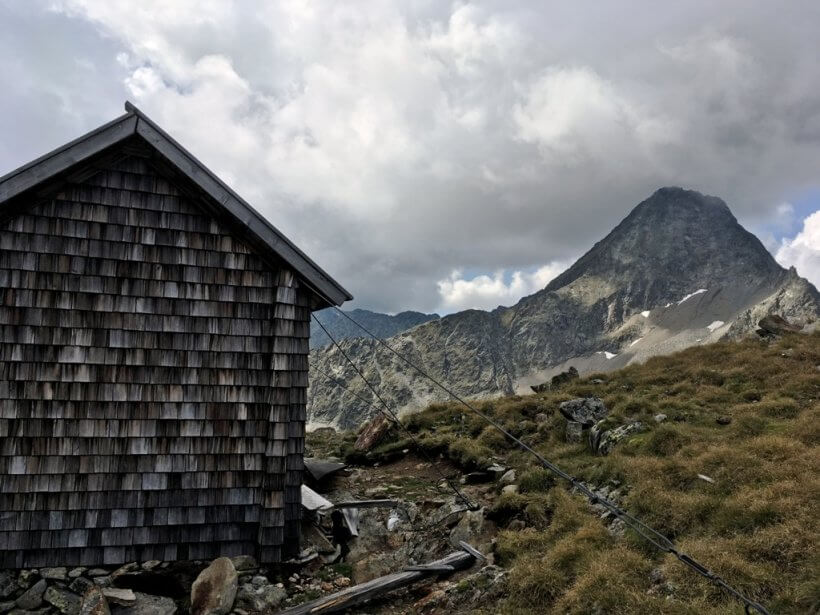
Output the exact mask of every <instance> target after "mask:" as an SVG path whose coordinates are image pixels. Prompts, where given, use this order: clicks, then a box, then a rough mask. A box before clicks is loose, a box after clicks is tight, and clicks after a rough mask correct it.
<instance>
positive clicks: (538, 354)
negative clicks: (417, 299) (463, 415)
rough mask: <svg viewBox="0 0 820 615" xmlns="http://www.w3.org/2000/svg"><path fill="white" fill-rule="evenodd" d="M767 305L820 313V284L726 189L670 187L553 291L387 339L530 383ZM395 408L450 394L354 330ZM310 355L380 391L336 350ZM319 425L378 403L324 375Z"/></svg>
mask: <svg viewBox="0 0 820 615" xmlns="http://www.w3.org/2000/svg"><path fill="white" fill-rule="evenodd" d="M767 313H778V314H781V315H783V316H785V317H786V318H789V319H790V320H794V321H798V322H808V321H812V320H814V319H816V318H817V317H818V316H819V315H820V295H818V292H817V289H815V288H814V286H812V285H811V284H810V283H809V282H807V281H806V280H804V279H802V278H800V277H799V276H798V275H797V274H796V272H795V271H794V270H790V271H788V270H785V269H783V268H782V267H780V266H779V265H778V264H777V263H776V262H775V260H774V259H773V258H772V256H771V255H770V254H769V252H768V251H767V250H766V249H765V248H764V247H763V245H762V244H761V243H760V241H759V240H758V239H757V238H756V237H755V236H754V235H752V234H751V233H749V232H748V231H746V230H745V229H744V228H743V227H742V226H740V224H739V223H738V222H737V220H736V219H735V217H734V216H733V215H732V213H731V211H730V210H729V208H728V207H727V205H726V204H725V203H724V202H723V201H722V200H720V199H718V198H715V197H710V196H704V195H702V194H700V193H698V192H694V191H690V190H682V189H680V188H662V189H660V190H658V191H657V192H655V194H653V195H652V196H651V197H650V198H649V199H647V200H645V201H644V202H642V203H640V204H639V205H638V206H637V207H636V208H635V209H634V210H633V211H632V212H631V213H630V214H629V215H628V216H627V217H626V218H625V219H624V220H623V221H622V222H621V223H620V224H619V225H618V226H617V227H616V228H615V229H613V231H612V232H611V233H609V235H607V236H606V237H605V238H604V239H602V240H601V241H599V242H598V243H597V244H595V246H593V248H592V249H591V250H590V251H589V252H587V253H586V254H585V255H584V256H583V257H581V258H580V259H579V260H578V261H577V262H576V263H575V264H574V265H572V267H570V268H569V269H568V270H567V271H565V272H564V273H563V274H561V275H560V276H558V277H557V278H555V279H554V280H553V281H552V282H550V284H549V285H548V286H547V287H546V288H545V289H544V290H542V291H539V292H538V293H535V294H534V295H531V296H529V297H525V298H523V299H522V300H521V301H519V302H518V304H516V305H515V306H513V307H510V308H498V309H496V310H494V311H492V312H483V311H479V310H468V311H465V312H459V313H456V314H452V315H449V316H446V317H444V318H442V319H440V320H434V321H431V322H428V323H426V324H423V325H421V326H418V327H416V328H414V329H412V330H410V331H406V332H403V333H400V334H398V335H396V336H394V337H392V338H390V339H389V340H388V343H389V344H390V345H391V346H393V347H394V348H396V350H398V351H399V352H401V353H403V354H405V355H406V356H408V357H410V358H411V359H412V360H413V361H415V362H417V363H418V364H420V365H422V366H423V367H424V368H425V369H426V370H428V371H429V372H430V373H431V374H433V375H434V376H435V377H437V378H440V379H441V380H442V381H443V382H445V383H446V384H447V385H448V386H450V387H452V388H453V389H454V390H455V391H456V392H458V393H459V394H462V395H467V396H479V395H481V396H486V395H498V394H510V393H513V392H516V391H519V392H523V391H526V390H527V388H528V385H530V384H534V383H537V382H541V381H543V380H544V379H545V378H548V377H549V376H550V375H552V374H553V373H555V372H556V371H558V370H560V369H562V368H564V367H566V366H567V365H568V364H570V363H572V364H573V365H575V366H576V367H577V368H578V369H579V370H580V371H581V372H582V373H583V372H589V371H602V370H608V369H615V368H618V367H623V366H624V365H627V364H629V363H631V362H634V361H643V360H645V359H646V358H648V357H650V356H653V355H655V354H665V353H668V352H674V351H675V350H679V349H682V348H685V347H687V346H691V345H694V344H700V343H708V342H712V341H715V340H717V339H720V338H721V337H725V336H738V335H743V334H745V333H747V332H749V331H752V330H754V326H755V323H756V322H757V320H759V318H760V317H762V316H763V315H765V314H767ZM344 347H345V350H346V351H347V352H348V353H349V354H350V355H351V356H352V357H353V359H354V360H355V361H356V362H357V365H359V367H360V368H362V369H363V371H364V372H365V375H366V376H367V378H368V379H369V380H370V381H371V382H373V383H374V384H376V385H377V386H378V388H379V391H380V393H381V394H382V395H383V396H384V397H385V399H386V400H387V401H388V402H389V403H391V404H392V406H393V408H394V410H399V411H409V410H413V409H416V408H420V407H423V406H424V405H426V404H428V403H430V402H431V401H435V400H438V399H444V396H443V394H441V393H440V391H438V390H436V389H435V387H434V386H433V385H431V384H430V383H429V382H428V381H427V380H426V379H424V378H423V377H422V376H419V375H418V374H417V373H415V372H414V371H413V370H412V368H409V367H408V366H406V365H405V364H404V363H403V362H401V360H400V359H398V358H396V357H395V356H393V355H392V354H391V353H390V352H389V351H387V350H386V349H384V348H383V347H381V346H379V345H378V344H377V343H376V342H373V341H367V340H362V339H357V340H348V341H346V342H344ZM311 363H312V364H315V365H317V366H318V367H319V368H320V369H321V370H322V371H323V372H326V373H331V374H333V375H334V377H335V378H337V379H338V380H340V381H343V382H344V383H345V384H346V386H348V387H349V388H350V389H351V390H352V391H354V392H356V393H358V394H359V395H361V396H363V397H366V398H368V399H369V398H370V397H371V395H370V394H369V391H368V390H367V389H366V387H365V385H364V384H363V383H361V381H360V380H357V378H356V375H355V372H354V371H353V370H352V368H350V367H349V366H347V365H346V364H345V361H344V359H343V357H341V355H340V354H339V353H338V351H337V350H336V349H333V348H324V349H321V350H318V351H314V353H313V355H312V357H311ZM311 382H312V385H311V390H310V393H309V400H308V404H309V406H308V412H309V423H310V424H311V425H312V426H319V425H334V426H338V427H342V428H351V427H355V426H357V425H359V424H360V423H361V422H362V421H363V420H365V419H366V418H367V417H369V416H372V414H373V413H374V412H375V410H374V409H373V408H372V407H368V406H367V405H366V404H364V403H363V402H361V401H360V400H358V399H356V398H355V397H353V396H352V395H350V394H348V393H345V391H344V389H342V388H341V387H338V386H337V385H334V384H332V383H330V382H328V381H327V379H326V378H324V377H323V376H321V375H319V374H318V373H314V374H313V375H312V380H311Z"/></svg>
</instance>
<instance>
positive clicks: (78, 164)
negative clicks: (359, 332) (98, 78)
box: [0, 102, 353, 308]
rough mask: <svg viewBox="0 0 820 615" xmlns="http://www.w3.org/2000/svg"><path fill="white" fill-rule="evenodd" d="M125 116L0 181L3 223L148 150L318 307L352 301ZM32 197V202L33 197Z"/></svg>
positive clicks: (225, 191) (222, 187)
mask: <svg viewBox="0 0 820 615" xmlns="http://www.w3.org/2000/svg"><path fill="white" fill-rule="evenodd" d="M125 111H126V113H125V115H122V116H120V117H118V118H116V119H115V120H113V121H111V122H109V123H107V124H104V125H102V126H100V127H99V128H97V129H96V130H92V131H91V132H89V133H88V134H86V135H83V136H82V137H80V138H78V139H75V140H74V141H71V142H70V143H66V144H65V145H63V146H62V147H59V148H57V149H55V150H54V151H52V152H49V153H48V154H45V155H44V156H41V157H40V158H37V159H36V160H33V161H32V162H30V163H28V164H26V165H23V166H22V167H20V168H19V169H16V170H14V171H12V172H11V173H8V174H7V175H4V176H3V177H0V217H3V216H4V215H13V214H14V213H17V212H18V211H20V209H21V208H23V207H26V206H31V204H32V202H36V201H37V200H38V199H43V198H47V196H48V194H51V193H53V192H54V191H55V189H58V188H59V187H60V186H61V185H63V184H65V183H68V182H72V181H78V180H82V179H84V178H85V177H88V176H89V175H91V174H93V173H95V172H97V170H98V167H97V166H96V163H98V162H99V161H100V160H101V159H104V158H106V156H108V157H110V156H111V155H112V154H113V153H115V152H120V153H121V151H122V150H123V149H124V148H125V149H126V150H128V148H134V147H135V145H136V146H138V147H142V148H145V147H146V146H147V148H148V150H149V151H150V154H151V156H152V157H153V158H154V159H155V161H157V162H158V163H159V164H161V165H162V166H163V167H164V168H165V169H166V170H168V171H169V172H171V173H173V174H174V175H177V176H182V177H183V179H186V180H188V181H189V183H191V184H193V186H195V187H196V188H198V189H199V192H200V193H201V195H202V196H203V197H204V198H202V199H200V203H202V204H204V206H205V207H206V208H207V209H209V210H211V211H212V212H213V213H214V215H216V216H218V217H220V218H222V219H226V220H227V221H228V222H229V223H230V225H231V227H232V228H234V230H235V232H237V234H238V235H239V236H241V237H242V238H244V239H247V240H248V241H249V243H250V245H252V246H255V247H256V248H257V249H258V250H259V251H260V253H262V254H263V255H265V253H267V256H268V257H271V258H272V260H273V261H281V262H284V263H285V264H287V265H288V266H289V267H291V268H292V269H293V270H294V271H295V272H296V274H297V275H298V276H299V277H300V278H301V279H302V281H303V282H304V283H305V284H306V285H307V286H308V287H309V288H310V289H311V290H312V291H313V292H314V293H315V294H316V296H317V299H318V301H317V302H316V305H315V307H317V308H318V307H325V306H328V305H341V304H342V303H344V302H345V301H348V300H350V299H352V298H353V297H352V295H351V294H350V293H349V292H348V291H346V290H345V289H344V288H343V287H342V286H341V285H340V284H339V283H338V282H336V281H335V280H334V279H333V278H331V277H330V276H329V275H328V274H327V273H326V272H325V271H324V270H322V269H321V268H320V267H319V266H318V265H317V264H316V263H314V262H313V261H312V260H311V259H310V258H309V257H308V256H307V255H306V254H305V253H304V252H302V251H301V250H300V249H299V248H297V247H296V246H295V245H294V244H293V243H292V242H291V241H290V240H289V239H288V238H287V237H285V236H284V235H283V234H282V233H281V232H280V231H279V230H278V229H277V228H276V227H274V226H273V225H272V224H271V223H270V222H268V220H266V219H265V217H264V216H262V215H261V214H260V213H259V212H258V211H256V210H255V209H254V208H253V207H251V206H250V205H249V204H248V203H247V202H246V201H245V200H244V199H243V198H242V197H240V196H239V195H238V194H237V193H236V192H234V191H233V190H232V189H231V188H230V187H228V186H227V185H226V184H225V183H224V182H223V181H222V180H220V179H219V178H218V177H217V176H216V175H215V174H214V173H213V172H211V171H210V170H209V169H208V168H207V167H206V166H205V165H204V164H202V163H201V162H200V161H199V160H197V159H196V157H194V156H193V155H192V154H191V153H190V152H188V151H187V150H186V149H185V148H184V147H182V146H181V145H180V144H179V143H177V142H176V141H175V140H174V139H173V138H172V137H170V136H169V135H168V133H166V132H165V131H164V130H162V128H160V127H159V126H158V125H157V124H156V123H154V122H153V121H151V119H149V118H148V117H147V116H146V115H145V114H144V113H142V111H140V110H139V109H137V108H136V107H135V106H134V105H132V104H131V103H129V102H126V103H125ZM32 196H33V197H34V198H33V199H32V198H30V197H32Z"/></svg>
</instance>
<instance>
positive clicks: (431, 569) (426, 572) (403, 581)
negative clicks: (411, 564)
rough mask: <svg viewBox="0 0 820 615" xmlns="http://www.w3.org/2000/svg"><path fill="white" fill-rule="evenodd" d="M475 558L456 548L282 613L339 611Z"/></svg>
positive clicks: (320, 614)
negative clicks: (425, 562) (417, 566)
mask: <svg viewBox="0 0 820 615" xmlns="http://www.w3.org/2000/svg"><path fill="white" fill-rule="evenodd" d="M475 560H476V558H475V557H474V556H473V555H472V554H471V553H468V552H467V551H456V552H455V553H450V555H448V556H447V557H443V558H442V559H440V560H436V561H435V562H430V564H429V565H428V566H426V567H424V569H423V570H409V571H406V572H396V573H393V574H389V575H387V576H384V577H379V578H378V579H373V580H372V581H368V582H367V583H362V584H360V585H354V586H353V587H348V588H347V589H344V590H342V591H340V592H336V593H335V594H330V595H329V596H325V597H323V598H318V599H316V600H313V601H311V602H306V603H305V604H300V605H299V606H295V607H292V608H289V609H285V610H284V611H280V615H325V614H326V613H339V612H341V611H344V610H345V609H349V608H351V607H354V606H357V605H359V604H362V603H363V602H367V601H368V600H372V599H373V598H378V597H379V596H382V595H384V594H386V593H388V592H391V591H393V590H394V589H399V588H400V587H407V586H408V585H413V584H414V583H418V582H419V581H422V580H424V579H427V578H430V577H433V576H438V575H439V574H441V572H442V571H443V568H442V567H444V566H448V567H452V569H453V570H460V569H462V568H468V567H469V566H471V565H472V563H473V562H474V561H475ZM448 572H449V571H448Z"/></svg>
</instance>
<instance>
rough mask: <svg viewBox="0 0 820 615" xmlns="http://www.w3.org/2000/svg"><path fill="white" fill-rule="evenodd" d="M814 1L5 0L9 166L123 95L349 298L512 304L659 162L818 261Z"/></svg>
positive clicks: (666, 173) (85, 125)
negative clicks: (291, 242)
mask: <svg viewBox="0 0 820 615" xmlns="http://www.w3.org/2000/svg"><path fill="white" fill-rule="evenodd" d="M579 6H580V7H582V8H580V9H579V8H578V7H579ZM661 6H663V10H659V7H661ZM818 23H820V3H818V2H816V0H807V1H805V2H800V1H789V2H782V3H780V2H748V1H747V0H721V2H714V1H712V0H709V1H702V2H700V1H695V0H689V1H687V2H685V3H684V2H681V3H658V2H655V1H646V2H626V1H618V2H614V1H613V2H595V3H569V2H554V3H553V2H542V1H540V0H532V1H529V2H525V1H517V0H499V1H490V0H488V1H484V2H481V1H476V2H447V1H445V0H419V1H410V0H392V1H389V2H388V1H372V2H371V1H367V0H357V1H355V2H338V1H328V2H319V1H317V2H307V1H282V2H271V1H260V2H251V1H249V0H248V1H245V0H243V1H238V0H237V1H235V2H228V1H217V0H174V1H173V2H167V1H163V0H142V1H141V2H127V1H120V0H100V1H91V0H50V1H45V0H43V1H30V2H29V1H25V2H24V1H20V0H0V83H2V84H3V86H4V88H3V95H2V96H1V97H0V132H2V135H3V138H2V140H0V174H1V173H5V172H6V171H9V170H11V169H13V168H15V167H17V166H19V165H20V164H23V163H25V162H27V161H28V160H30V159H32V158H34V157H36V156H38V155H40V154H42V153H44V152H45V151H47V150H49V149H52V148H54V147H56V146H58V145H61V144H62V143H64V142H66V141H68V140H70V139H72V138H74V137H76V136H78V135H80V134H82V133H84V132H86V131H88V130H90V129H92V128H95V127H96V126H97V125H99V124H101V123H103V122H104V121H107V120H109V119H112V118H114V117H116V116H117V115H119V114H121V113H122V105H123V101H124V100H126V99H128V100H131V101H132V102H134V103H135V104H136V105H137V106H139V107H140V108H141V109H142V110H143V111H144V112H146V113H147V114H148V115H150V116H151V117H152V118H153V119H154V120H156V121H157V122H158V123H159V124H161V125H162V126H163V127H164V128H165V129H166V130H168V132H170V133H171V134H172V135H173V136H175V137H176V138H177V139H178V140H179V141H180V142H182V143H183V145H185V146H186V147H187V148H188V149H190V150H191V151H192V152H193V153H194V154H195V155H196V156H198V157H199V158H200V159H201V160H203V161H204V162H205V163H206V164H207V165H208V166H210V167H211V168H212V169H213V170H214V171H215V172H217V174H219V175H220V176H222V177H223V179H225V180H226V181H228V183H230V184H231V185H232V186H233V187H234V188H235V189H236V190H237V191H238V192H239V193H240V194H242V195H243V196H244V197H245V198H246V199H247V200H248V201H250V202H251V203H252V204H253V205H254V206H255V207H256V208H257V209H259V210H260V211H261V212H263V213H264V214H265V215H266V216H267V217H268V218H269V219H270V220H271V222H273V224H274V225H276V226H277V227H279V228H280V229H281V230H282V231H283V232H285V233H286V234H287V235H288V236H289V237H291V238H292V239H293V240H294V241H295V242H296V243H297V244H298V245H299V246H300V247H302V248H303V249H304V250H305V251H306V252H307V253H308V254H309V255H310V256H311V257H312V258H314V260H316V261H317V262H318V263H319V264H320V265H321V266H323V267H324V268H325V269H326V270H328V271H329V272H330V273H331V274H333V275H334V276H335V277H336V278H337V279H338V280H339V281H341V282H342V283H343V284H344V285H345V286H346V287H347V288H348V289H349V290H350V291H352V292H353V294H354V295H356V298H357V301H356V303H355V305H356V306H358V307H366V308H371V309H376V310H382V311H390V312H395V311H398V310H402V309H418V310H424V311H433V310H437V311H439V312H442V313H443V312H450V311H454V310H457V309H462V308H467V307H480V308H492V307H495V306H496V305H499V304H504V305H509V304H512V303H514V302H515V301H516V300H517V299H518V298H520V297H521V296H523V295H526V294H529V293H532V292H534V291H535V290H537V289H539V288H542V287H543V286H544V285H546V283H547V282H548V281H549V280H550V279H551V278H552V277H553V276H554V275H556V274H557V273H558V272H560V271H561V270H562V268H564V267H566V265H567V264H569V263H571V262H572V260H573V259H574V258H576V257H578V256H579V255H581V254H582V253H583V252H584V251H585V250H586V249H588V248H589V247H590V246H591V245H592V243H594V242H595V241H596V240H598V239H600V238H601V237H602V236H603V235H605V234H606V233H607V232H608V231H609V230H610V229H611V228H612V227H613V226H614V225H615V224H616V223H617V222H618V221H619V220H621V219H622V218H623V217H624V216H625V215H626V214H627V213H628V212H629V210H630V209H631V208H632V207H633V206H634V205H636V204H637V203H638V202H639V201H641V200H643V199H644V198H646V197H647V196H649V195H650V194H651V193H652V192H653V191H654V190H655V189H656V188H658V187H660V186H663V185H680V186H684V187H689V188H694V189H697V190H700V191H702V192H706V193H709V194H715V195H718V196H721V197H722V198H724V199H725V200H726V201H727V202H728V203H729V205H730V207H731V208H732V210H733V211H734V212H735V214H736V216H737V217H738V218H739V219H740V221H741V222H742V223H743V224H744V225H745V226H746V227H747V228H749V229H751V230H753V231H754V232H756V233H757V234H758V235H759V236H760V237H761V239H762V240H763V241H764V243H765V244H766V245H767V247H768V248H769V249H770V250H771V251H772V253H773V254H775V255H776V256H777V258H778V260H780V262H781V263H783V264H786V265H792V264H794V265H796V266H797V268H798V271H799V272H800V273H801V274H802V275H804V276H806V277H808V278H809V279H811V280H812V281H814V283H815V284H819V283H820V212H819V211H818V210H820V71H818V70H817V58H818V57H820V38H818V36H817V29H816V26H817V24H818Z"/></svg>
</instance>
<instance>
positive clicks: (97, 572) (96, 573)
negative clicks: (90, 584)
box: [88, 568, 108, 577]
mask: <svg viewBox="0 0 820 615" xmlns="http://www.w3.org/2000/svg"><path fill="white" fill-rule="evenodd" d="M88 576H90V577H104V576H108V571H107V570H106V569H105V568H92V569H91V570H89V571H88Z"/></svg>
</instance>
